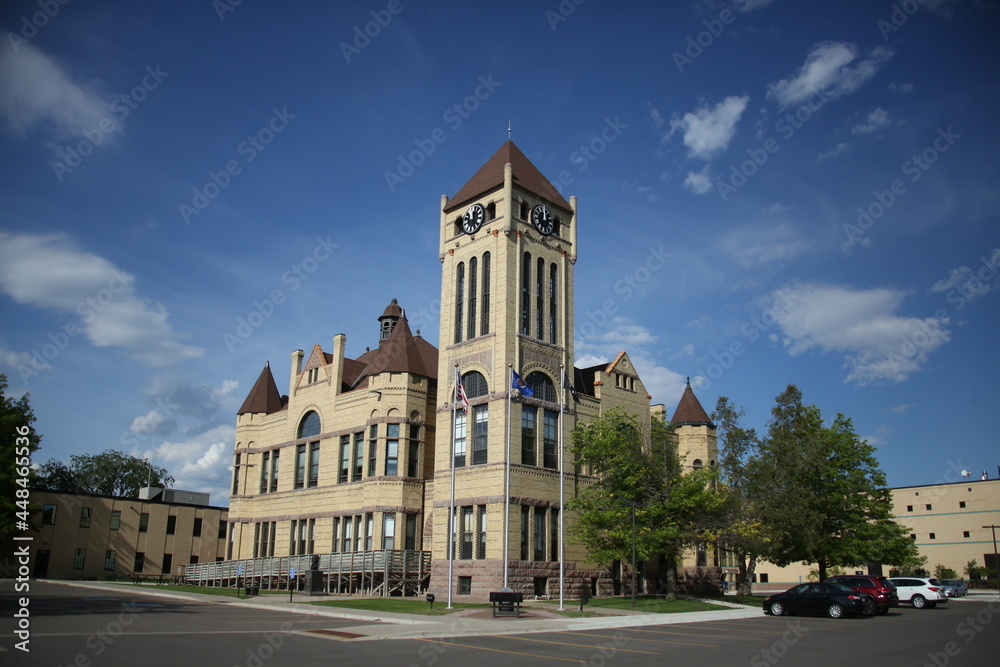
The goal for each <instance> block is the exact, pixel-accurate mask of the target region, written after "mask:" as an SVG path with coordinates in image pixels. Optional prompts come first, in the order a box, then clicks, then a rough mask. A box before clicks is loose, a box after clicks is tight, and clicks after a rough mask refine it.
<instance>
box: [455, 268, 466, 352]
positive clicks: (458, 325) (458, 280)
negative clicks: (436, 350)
mask: <svg viewBox="0 0 1000 667" xmlns="http://www.w3.org/2000/svg"><path fill="white" fill-rule="evenodd" d="M464 309H465V264H464V263H462V262H459V264H458V268H457V269H456V275H455V342H456V343H461V342H462V329H463V328H464V326H465V323H464V322H463V320H462V318H463V315H464V313H465V310H464Z"/></svg>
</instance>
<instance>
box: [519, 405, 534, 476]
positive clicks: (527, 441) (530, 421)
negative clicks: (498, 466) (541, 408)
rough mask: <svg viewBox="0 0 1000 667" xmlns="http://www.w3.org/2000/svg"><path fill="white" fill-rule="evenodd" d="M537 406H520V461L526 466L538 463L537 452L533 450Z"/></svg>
mask: <svg viewBox="0 0 1000 667" xmlns="http://www.w3.org/2000/svg"><path fill="white" fill-rule="evenodd" d="M537 419H538V408H536V407H535V406H533V405H522V406H521V463H523V464H524V465H528V466H536V465H538V453H537V451H536V450H535V439H536V437H537V435H536V429H535V422H536V421H537Z"/></svg>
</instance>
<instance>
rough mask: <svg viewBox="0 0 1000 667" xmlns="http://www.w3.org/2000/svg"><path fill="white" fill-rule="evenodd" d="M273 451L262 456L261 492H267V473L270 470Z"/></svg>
mask: <svg viewBox="0 0 1000 667" xmlns="http://www.w3.org/2000/svg"><path fill="white" fill-rule="evenodd" d="M270 463H271V452H264V453H263V454H261V456H260V493H267V473H268V471H269V470H270Z"/></svg>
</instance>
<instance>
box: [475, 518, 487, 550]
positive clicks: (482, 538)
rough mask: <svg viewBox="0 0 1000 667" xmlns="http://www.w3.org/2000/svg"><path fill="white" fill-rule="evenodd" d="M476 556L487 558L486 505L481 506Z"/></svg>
mask: <svg viewBox="0 0 1000 667" xmlns="http://www.w3.org/2000/svg"><path fill="white" fill-rule="evenodd" d="M476 558H479V559H483V558H486V505H480V506H479V540H478V541H477V543H476Z"/></svg>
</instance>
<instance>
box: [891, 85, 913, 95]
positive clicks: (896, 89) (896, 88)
mask: <svg viewBox="0 0 1000 667" xmlns="http://www.w3.org/2000/svg"><path fill="white" fill-rule="evenodd" d="M889 92H890V93H895V94H897V95H905V94H906V93H912V92H913V84H912V83H890V84H889Z"/></svg>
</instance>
